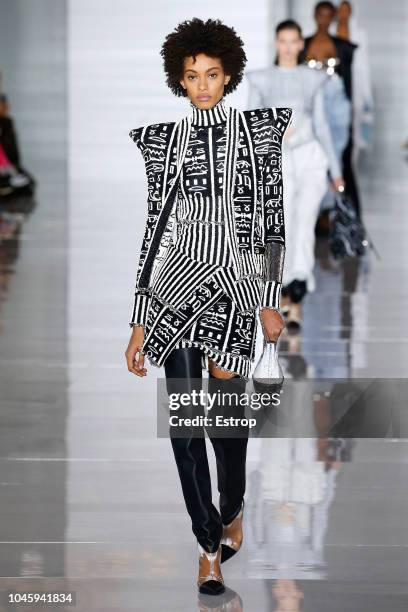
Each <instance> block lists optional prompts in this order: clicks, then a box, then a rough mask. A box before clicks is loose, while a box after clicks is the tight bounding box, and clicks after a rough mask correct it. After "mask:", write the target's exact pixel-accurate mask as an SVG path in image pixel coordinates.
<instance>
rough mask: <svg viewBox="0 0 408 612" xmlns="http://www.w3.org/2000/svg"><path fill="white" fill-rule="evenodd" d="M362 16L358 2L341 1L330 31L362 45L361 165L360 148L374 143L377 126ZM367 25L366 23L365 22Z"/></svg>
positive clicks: (358, 76) (356, 89)
mask: <svg viewBox="0 0 408 612" xmlns="http://www.w3.org/2000/svg"><path fill="white" fill-rule="evenodd" d="M362 23H363V22H362V20H361V19H359V18H358V4H355V5H353V6H352V4H351V2H346V1H344V2H340V4H339V6H338V9H337V15H336V22H332V24H331V27H330V33H331V34H335V35H336V36H337V37H339V38H343V39H344V40H348V41H349V42H352V43H354V44H357V45H358V47H357V49H356V50H355V52H354V55H353V63H352V81H353V89H352V92H353V164H354V167H355V166H356V164H357V161H358V157H359V153H360V151H362V150H364V149H367V148H369V147H370V146H371V144H372V136H373V134H372V133H373V125H374V97H373V91H372V84H371V67H370V53H369V39H368V35H367V32H366V30H365V28H364V27H362ZM363 25H364V24H363Z"/></svg>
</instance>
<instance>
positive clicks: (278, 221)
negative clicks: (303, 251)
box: [260, 108, 292, 308]
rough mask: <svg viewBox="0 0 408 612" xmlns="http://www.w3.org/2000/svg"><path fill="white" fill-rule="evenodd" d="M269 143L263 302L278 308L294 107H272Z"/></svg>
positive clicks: (265, 190)
mask: <svg viewBox="0 0 408 612" xmlns="http://www.w3.org/2000/svg"><path fill="white" fill-rule="evenodd" d="M273 114H274V119H273V126H272V134H271V141H270V146H269V149H268V153H267V156H266V163H265V167H264V174H263V212H264V236H265V284H264V290H263V296H262V301H261V304H260V306H261V307H264V308H279V305H280V292H281V288H282V274H283V264H284V259H285V220H284V211H283V198H284V192H283V178H282V140H283V136H284V134H285V131H286V129H287V127H288V125H289V124H290V121H291V117H292V109H290V108H276V109H273Z"/></svg>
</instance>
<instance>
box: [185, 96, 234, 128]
mask: <svg viewBox="0 0 408 612" xmlns="http://www.w3.org/2000/svg"><path fill="white" fill-rule="evenodd" d="M190 106H191V108H192V122H193V123H194V124H195V125H198V126H205V127H207V126H209V125H215V124H216V123H221V122H222V121H226V120H227V116H228V111H227V108H226V106H225V99H224V98H221V100H219V102H218V103H217V104H216V105H215V106H213V107H212V108H207V109H205V108H198V107H197V106H195V104H193V103H192V102H190Z"/></svg>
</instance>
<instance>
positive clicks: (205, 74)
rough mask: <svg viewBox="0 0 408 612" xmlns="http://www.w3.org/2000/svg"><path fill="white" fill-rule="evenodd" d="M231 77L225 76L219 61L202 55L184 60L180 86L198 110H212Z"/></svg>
mask: <svg viewBox="0 0 408 612" xmlns="http://www.w3.org/2000/svg"><path fill="white" fill-rule="evenodd" d="M230 79H231V76H230V75H229V74H225V72H224V69H223V66H222V63H221V60H220V59H219V58H218V57H209V56H208V55H205V54H204V53H199V54H198V55H196V59H195V61H194V58H193V57H192V56H189V57H186V58H185V59H184V71H183V78H182V79H180V84H181V86H182V87H184V89H185V90H186V92H187V95H188V97H189V98H190V100H191V102H192V103H193V104H195V106H197V107H198V108H203V109H205V108H212V107H213V106H215V105H216V104H217V102H219V101H220V100H221V98H222V96H223V95H224V87H225V85H226V84H227V83H228V82H229V81H230Z"/></svg>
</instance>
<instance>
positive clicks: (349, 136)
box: [300, 2, 360, 213]
mask: <svg viewBox="0 0 408 612" xmlns="http://www.w3.org/2000/svg"><path fill="white" fill-rule="evenodd" d="M335 16H336V7H335V6H334V4H333V3H332V2H318V3H317V4H316V7H315V20H316V24H317V30H316V32H315V33H314V34H313V35H312V36H309V37H306V38H305V46H304V49H303V51H302V52H301V55H300V60H301V61H302V62H305V63H306V64H307V65H308V66H309V68H312V69H314V70H319V71H323V72H325V73H326V74H328V75H329V76H331V77H332V78H331V79H330V80H328V81H327V86H325V93H326V108H327V110H328V118H329V124H330V127H331V130H332V135H333V141H334V142H335V143H340V144H341V146H340V144H339V145H338V146H339V151H340V152H341V151H342V166H343V176H344V180H345V190H346V192H347V194H348V195H349V197H350V198H351V199H352V201H353V203H354V206H355V209H356V211H357V212H358V213H360V196H359V191H358V186H357V182H356V179H355V175H354V169H353V164H352V153H353V123H352V96H353V78H352V74H353V73H352V65H353V56H354V52H355V50H356V49H357V45H355V44H354V43H352V42H350V41H348V40H345V39H343V38H340V37H338V36H332V35H331V34H330V33H329V28H330V25H331V23H332V22H333V20H334V18H335ZM339 77H340V78H339ZM341 85H343V87H341Z"/></svg>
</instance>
